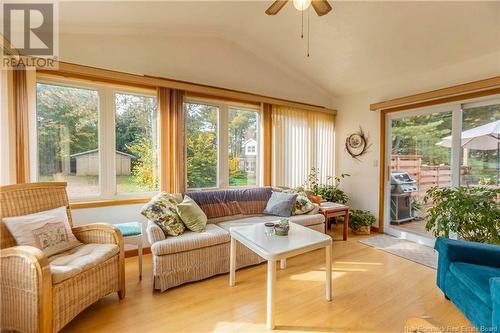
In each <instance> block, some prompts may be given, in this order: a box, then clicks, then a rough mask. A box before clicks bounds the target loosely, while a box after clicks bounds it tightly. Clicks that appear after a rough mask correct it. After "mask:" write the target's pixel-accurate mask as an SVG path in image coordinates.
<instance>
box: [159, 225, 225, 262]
mask: <svg viewBox="0 0 500 333" xmlns="http://www.w3.org/2000/svg"><path fill="white" fill-rule="evenodd" d="M229 241H230V236H229V233H228V232H227V231H226V230H224V229H222V228H219V227H218V226H216V225H215V224H208V225H207V228H206V229H205V231H202V232H193V231H187V232H185V233H183V234H182V235H180V236H176V237H167V239H165V240H162V241H159V242H156V243H154V244H153V245H152V246H151V252H152V253H153V254H154V255H157V256H161V255H166V254H172V253H178V252H185V251H190V250H194V249H200V248H203V247H209V246H214V245H217V244H222V243H227V242H229Z"/></svg>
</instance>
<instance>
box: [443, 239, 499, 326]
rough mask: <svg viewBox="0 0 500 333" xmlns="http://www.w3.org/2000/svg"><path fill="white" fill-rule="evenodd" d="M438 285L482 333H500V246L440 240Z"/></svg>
mask: <svg viewBox="0 0 500 333" xmlns="http://www.w3.org/2000/svg"><path fill="white" fill-rule="evenodd" d="M434 248H435V249H436V250H437V251H438V252H439V258H438V271H437V285H438V287H439V288H440V289H441V290H442V291H443V293H444V294H445V297H446V298H447V299H449V300H451V301H452V302H453V303H454V304H455V305H456V306H457V307H458V308H459V309H460V311H462V313H463V314H464V315H465V316H466V317H467V318H468V319H469V320H470V321H471V322H472V324H473V325H474V326H475V327H476V328H477V329H478V330H479V331H481V332H483V331H487V332H500V246H499V245H493V244H481V243H474V242H466V241H461V240H452V239H446V238H441V237H440V238H438V239H437V240H436V244H435V246H434Z"/></svg>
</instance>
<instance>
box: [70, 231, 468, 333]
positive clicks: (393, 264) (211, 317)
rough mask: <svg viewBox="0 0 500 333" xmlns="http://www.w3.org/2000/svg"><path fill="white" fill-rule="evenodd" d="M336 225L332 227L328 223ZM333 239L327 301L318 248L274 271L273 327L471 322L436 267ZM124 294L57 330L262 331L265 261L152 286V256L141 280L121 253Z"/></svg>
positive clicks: (374, 328) (348, 328)
mask: <svg viewBox="0 0 500 333" xmlns="http://www.w3.org/2000/svg"><path fill="white" fill-rule="evenodd" d="M334 228H335V227H334ZM363 237H366V236H356V235H350V237H349V240H348V241H347V242H344V241H341V240H340V239H341V238H342V231H341V229H340V228H339V227H337V228H335V237H334V239H335V240H336V241H334V243H333V277H334V279H333V301H332V302H327V301H326V300H325V297H324V287H325V286H324V276H325V274H324V268H325V263H324V251H322V250H318V251H314V252H311V253H309V254H305V255H301V256H298V257H295V258H292V259H289V260H288V265H287V268H286V269H285V270H278V274H277V279H278V281H277V288H276V294H277V297H276V325H277V328H276V330H277V331H284V332H287V331H289V332H371V333H372V332H404V323H405V322H406V321H407V319H409V318H410V317H417V318H425V319H426V320H428V321H429V322H431V323H432V324H433V325H436V326H437V327H440V326H452V327H459V328H463V327H470V323H469V322H468V321H467V319H466V318H465V317H464V316H463V315H462V314H461V313H460V312H459V311H458V310H457V308H456V307H455V306H454V305H453V304H452V303H450V302H449V301H446V300H445V299H444V297H443V295H442V293H441V292H440V291H439V290H438V288H437V287H436V286H435V279H436V271H435V270H433V269H431V268H428V267H425V266H422V265H419V264H416V263H414V262H411V261H408V260H405V259H402V258H400V257H397V256H394V255H391V254H389V253H386V252H383V251H380V250H377V249H374V248H371V247H369V246H366V245H363V244H361V243H359V242H358V240H359V239H361V238H363ZM126 261H127V262H126V278H127V295H126V297H125V299H124V300H122V301H119V300H118V296H117V295H110V296H108V297H106V298H104V299H102V300H101V301H99V302H97V303H95V304H94V305H93V306H91V307H90V308H89V309H87V310H86V311H84V312H83V313H81V314H80V315H79V316H78V317H76V318H75V319H74V320H73V321H72V322H71V323H70V324H69V325H68V326H66V327H65V329H64V330H63V332H266V331H267V329H266V309H265V305H266V302H265V300H266V297H265V296H266V295H265V293H266V264H265V263H264V264H261V265H258V266H253V267H249V268H245V269H241V270H238V271H237V273H236V281H237V282H236V286H235V287H232V288H230V287H229V286H228V282H229V275H228V274H225V275H220V276H216V277H213V278H210V279H207V280H204V281H200V282H195V283H190V284H187V285H183V286H180V287H178V288H174V289H170V290H167V291H166V292H164V293H159V292H153V291H152V280H151V276H150V275H151V256H150V255H146V256H145V258H144V274H143V280H142V281H139V279H138V274H137V258H128V259H126Z"/></svg>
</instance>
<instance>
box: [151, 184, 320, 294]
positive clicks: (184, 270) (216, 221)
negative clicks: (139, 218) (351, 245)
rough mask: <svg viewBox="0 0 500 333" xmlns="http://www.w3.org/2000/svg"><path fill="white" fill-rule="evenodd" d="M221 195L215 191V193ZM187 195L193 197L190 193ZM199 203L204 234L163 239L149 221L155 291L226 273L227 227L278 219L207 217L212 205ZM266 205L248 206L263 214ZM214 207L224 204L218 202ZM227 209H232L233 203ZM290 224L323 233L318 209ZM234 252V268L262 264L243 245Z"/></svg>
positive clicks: (234, 215)
mask: <svg viewBox="0 0 500 333" xmlns="http://www.w3.org/2000/svg"><path fill="white" fill-rule="evenodd" d="M226 191H231V190H226ZM224 192H225V191H217V193H224ZM214 193H215V192H214ZM269 193H270V191H269ZM188 195H190V196H191V197H193V195H192V194H191V193H188ZM244 195H245V196H246V195H247V194H244ZM181 198H182V196H181V195H177V199H178V200H181ZM195 201H196V199H195ZM200 202H201V203H205V205H203V204H200V207H201V208H202V209H203V210H204V211H205V213H208V214H207V216H208V217H209V220H208V224H207V228H206V230H205V231H204V232H201V233H197V232H191V231H187V232H185V233H184V234H182V235H180V236H176V237H170V236H169V237H165V234H164V233H163V231H162V230H161V229H160V227H158V226H157V225H156V224H155V223H153V222H151V221H149V222H148V226H147V237H148V241H149V242H150V244H151V252H152V256H153V276H154V289H157V290H161V291H164V290H167V289H169V288H172V287H175V286H178V285H181V284H183V283H186V282H192V281H198V280H202V279H205V278H208V277H211V276H214V275H217V274H223V273H227V272H229V243H230V236H229V228H231V227H232V226H235V225H238V226H240V225H248V224H256V223H264V222H268V221H277V220H279V219H280V218H279V217H277V216H269V215H263V214H245V211H243V212H241V211H239V212H237V213H234V211H232V214H229V215H227V214H226V216H224V217H217V218H210V217H211V215H212V216H213V209H212V208H213V206H214V204H213V203H208V204H207V202H204V201H200ZM257 202H258V203H257ZM265 203H266V202H265V200H260V201H253V202H252V203H251V204H248V205H247V206H248V207H250V206H252V209H253V210H254V211H255V210H260V211H263V210H264V208H265ZM216 204H217V205H224V203H221V202H217V203H216ZM240 204H241V205H240V206H243V207H245V205H244V204H242V202H240ZM228 206H234V202H231V204H230V205H229V204H228ZM261 208H262V209H261ZM211 209H212V210H211ZM246 210H247V211H248V210H249V209H246ZM211 213H212V214H211ZM290 221H291V222H295V223H298V224H301V225H303V226H306V227H309V228H311V229H313V230H317V231H319V232H324V230H325V224H324V222H325V221H324V216H323V215H322V214H320V213H319V207H318V206H316V207H315V209H314V210H313V211H311V212H309V213H308V214H304V215H295V216H291V217H290ZM237 251H238V252H237V261H236V262H237V268H241V267H245V266H250V265H256V264H259V263H261V262H263V261H264V259H262V258H261V257H259V256H258V255H256V254H255V253H253V252H252V251H250V250H249V249H247V248H246V247H244V246H239V247H238V248H237Z"/></svg>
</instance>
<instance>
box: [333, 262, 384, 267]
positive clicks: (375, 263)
mask: <svg viewBox="0 0 500 333" xmlns="http://www.w3.org/2000/svg"><path fill="white" fill-rule="evenodd" d="M334 263H335V264H339V265H377V266H382V265H383V263H381V262H361V261H335V262H334Z"/></svg>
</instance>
